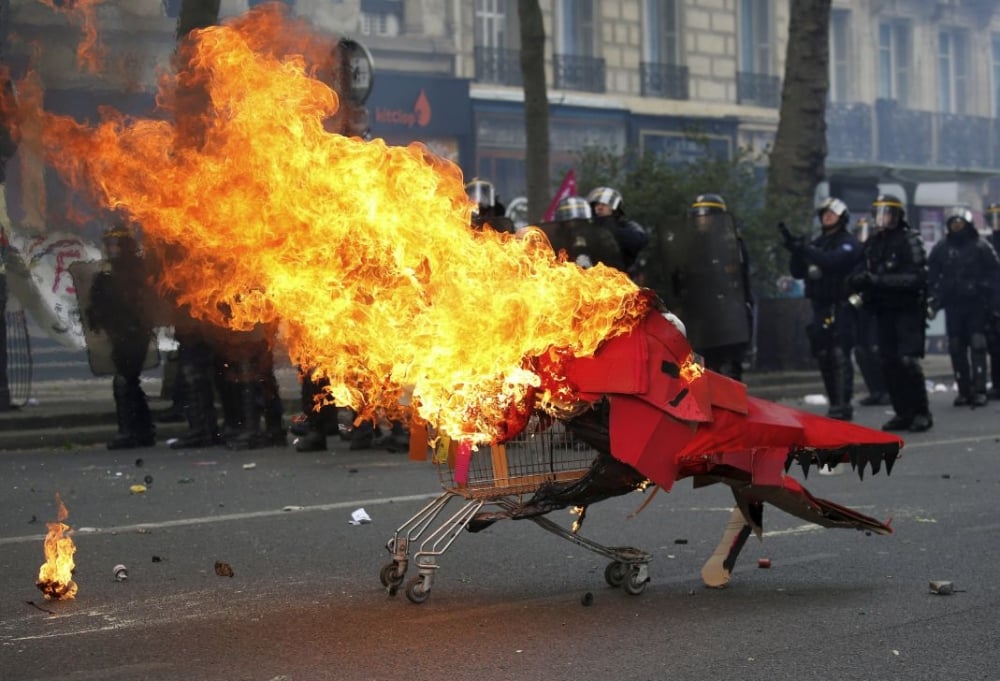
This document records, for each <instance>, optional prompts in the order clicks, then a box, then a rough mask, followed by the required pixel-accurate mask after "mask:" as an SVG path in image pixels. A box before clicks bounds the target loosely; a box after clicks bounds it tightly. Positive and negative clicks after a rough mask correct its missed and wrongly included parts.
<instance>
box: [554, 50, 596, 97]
mask: <svg viewBox="0 0 1000 681" xmlns="http://www.w3.org/2000/svg"><path fill="white" fill-rule="evenodd" d="M552 70H553V73H554V81H555V83H554V86H555V88H556V89H557V90H583V91H584V92H604V91H605V90H606V89H607V87H606V85H605V83H604V60H603V59H598V58H597V57H581V56H579V55H575V54H554V55H552Z"/></svg>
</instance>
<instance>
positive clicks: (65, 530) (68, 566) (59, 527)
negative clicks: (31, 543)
mask: <svg viewBox="0 0 1000 681" xmlns="http://www.w3.org/2000/svg"><path fill="white" fill-rule="evenodd" d="M56 503H57V504H58V505H59V510H58V514H57V516H56V518H57V519H56V522H54V523H46V525H47V526H48V528H49V531H48V534H46V535H45V562H44V563H43V564H42V567H40V568H39V569H38V581H37V582H36V584H37V586H38V588H39V589H41V591H42V593H43V594H44V595H45V600H48V601H51V600H69V599H71V598H75V597H76V591H77V585H76V582H74V581H73V571H74V569H75V564H74V562H73V554H74V553H76V545H75V544H74V543H73V540H72V538H70V536H69V535H70V534H71V533H72V532H73V529H72V528H71V527H70V526H69V525H67V524H65V523H64V522H63V521H64V520H66V518H68V517H69V511H67V510H66V505H65V504H64V503H63V501H62V498H61V497H60V496H59V494H58V493H57V494H56Z"/></svg>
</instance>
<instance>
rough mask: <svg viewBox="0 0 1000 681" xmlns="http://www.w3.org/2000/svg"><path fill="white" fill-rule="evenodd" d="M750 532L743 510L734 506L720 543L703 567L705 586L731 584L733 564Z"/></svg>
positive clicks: (716, 587)
mask: <svg viewBox="0 0 1000 681" xmlns="http://www.w3.org/2000/svg"><path fill="white" fill-rule="evenodd" d="M750 532H751V528H750V526H749V525H747V524H746V521H745V520H744V518H743V512H742V511H741V510H740V509H739V508H738V507H736V508H733V512H732V514H731V515H730V516H729V522H727V523H726V529H725V531H724V532H723V533H722V539H720V540H719V545H718V546H716V547H715V552H714V553H712V556H711V557H710V558H709V559H708V561H706V562H705V565H704V566H702V568H701V581H703V582H704V583H705V586H709V587H712V588H714V589H721V588H723V587H725V586H726V585H727V584H729V578H730V575H731V574H732V572H733V566H735V565H736V559H737V558H738V557H739V555H740V551H742V550H743V545H744V544H746V541H747V537H749V536H750Z"/></svg>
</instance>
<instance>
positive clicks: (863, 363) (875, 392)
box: [854, 348, 889, 407]
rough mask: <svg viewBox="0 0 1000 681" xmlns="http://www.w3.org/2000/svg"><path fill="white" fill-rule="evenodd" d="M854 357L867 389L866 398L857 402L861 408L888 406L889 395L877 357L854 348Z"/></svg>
mask: <svg viewBox="0 0 1000 681" xmlns="http://www.w3.org/2000/svg"><path fill="white" fill-rule="evenodd" d="M854 355H855V357H856V358H857V361H858V368H859V369H860V370H861V376H862V378H864V381H865V386H866V387H867V388H868V395H867V397H863V398H861V399H860V400H858V404H860V405H861V406H862V407H874V406H879V405H885V404H889V393H888V392H887V391H886V388H885V377H884V376H883V375H882V364H881V363H880V362H879V358H878V355H877V354H876V353H874V352H872V351H871V350H869V349H862V348H855V350H854Z"/></svg>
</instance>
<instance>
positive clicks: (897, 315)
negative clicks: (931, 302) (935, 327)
mask: <svg viewBox="0 0 1000 681" xmlns="http://www.w3.org/2000/svg"><path fill="white" fill-rule="evenodd" d="M850 285H851V287H852V289H853V290H854V291H856V292H858V293H860V294H861V296H862V297H863V300H864V304H865V306H866V307H868V308H869V309H870V310H871V311H872V312H873V313H874V315H875V317H876V324H877V326H878V342H879V353H880V355H881V357H882V365H883V368H884V374H885V379H886V384H887V386H888V388H889V397H890V399H891V401H892V407H893V409H894V410H895V412H896V415H895V417H894V418H892V419H891V420H889V421H888V422H887V423H885V424H884V425H883V426H882V428H883V429H885V430H914V431H923V430H927V429H928V428H930V427H931V425H933V420H932V419H931V416H930V408H929V406H928V403H927V386H926V385H925V383H924V372H923V368H922V367H921V366H920V359H921V358H923V356H924V342H925V335H926V323H927V320H926V308H927V258H926V256H925V254H924V247H923V243H922V241H921V239H920V235H919V234H917V233H916V232H915V231H913V230H912V229H911V228H910V226H909V225H908V224H907V223H906V221H905V220H904V219H903V218H902V217H900V218H899V219H898V222H897V224H896V225H895V226H893V227H890V228H885V229H881V230H879V231H876V232H875V234H873V235H872V236H871V237H869V239H868V241H866V242H865V246H864V267H863V269H861V270H860V271H858V272H857V273H855V274H854V275H852V276H851V278H850Z"/></svg>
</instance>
